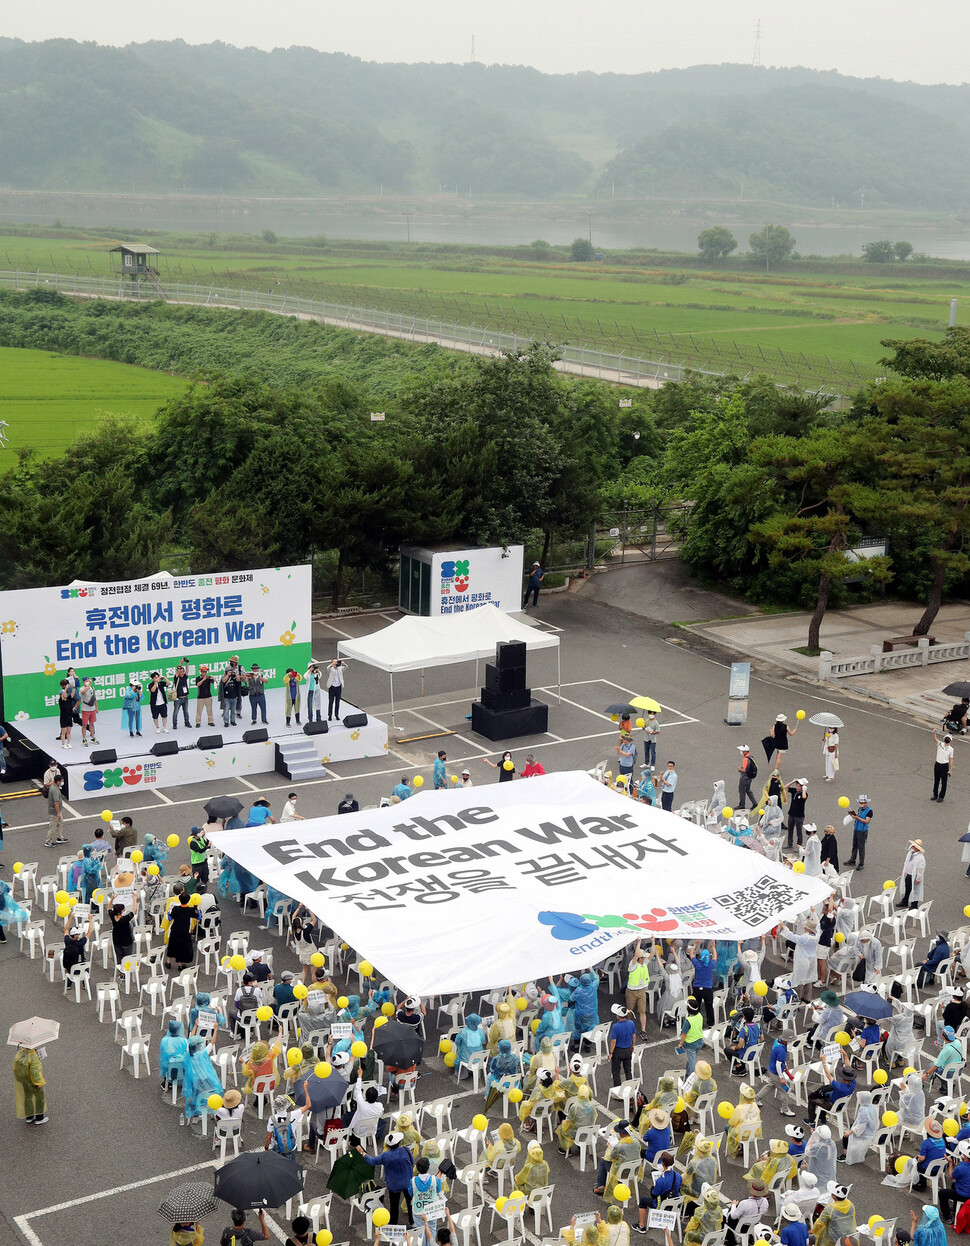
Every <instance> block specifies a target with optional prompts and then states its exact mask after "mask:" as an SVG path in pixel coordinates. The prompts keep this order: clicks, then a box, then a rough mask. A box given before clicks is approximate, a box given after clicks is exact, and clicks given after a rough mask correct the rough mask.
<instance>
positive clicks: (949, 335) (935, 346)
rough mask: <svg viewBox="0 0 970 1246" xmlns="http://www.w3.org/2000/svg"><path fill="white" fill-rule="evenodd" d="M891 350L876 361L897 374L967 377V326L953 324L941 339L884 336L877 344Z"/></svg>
mask: <svg viewBox="0 0 970 1246" xmlns="http://www.w3.org/2000/svg"><path fill="white" fill-rule="evenodd" d="M880 345H882V346H888V347H889V349H890V350H891V351H892V352H893V353H892V354H891V355H888V356H886V357H885V358H883V359H880V360H879V362H880V363H882V364H885V365H886V367H887V368H891V369H892V371H893V372H896V373H898V374H899V375H900V376H909V377H913V378H914V379H917V380H919V379H922V380H927V381H945V380H948V379H949V378H950V377H954V376H970V329H966V328H963V327H962V326H961V325H956V326H954V327H953V328H952V329H947V331H946V333H945V334H944V336H943V340H942V341H941V342H931V341H929V340H928V339H927V338H923V337H913V338H884V339H883V340H882V342H881V343H880Z"/></svg>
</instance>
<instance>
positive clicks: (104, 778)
mask: <svg viewBox="0 0 970 1246" xmlns="http://www.w3.org/2000/svg"><path fill="white" fill-rule="evenodd" d="M161 768H162V763H161V762H158V761H155V762H147V763H146V764H145V765H142V766H110V767H108V768H107V769H105V770H85V772H84V790H85V791H86V792H100V791H103V790H106V789H109V788H113V787H121V788H123V787H138V785H139V784H141V783H154V782H155V781H156V780H157V778H158V772H159V770H161Z"/></svg>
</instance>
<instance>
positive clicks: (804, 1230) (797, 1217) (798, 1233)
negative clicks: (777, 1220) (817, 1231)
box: [779, 1203, 808, 1246]
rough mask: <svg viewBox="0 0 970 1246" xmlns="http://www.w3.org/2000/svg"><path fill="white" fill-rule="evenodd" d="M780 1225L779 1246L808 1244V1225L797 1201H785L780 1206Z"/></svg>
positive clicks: (802, 1245) (803, 1245)
mask: <svg viewBox="0 0 970 1246" xmlns="http://www.w3.org/2000/svg"><path fill="white" fill-rule="evenodd" d="M781 1226H782V1227H781V1233H780V1234H779V1241H780V1242H781V1246H808V1225H807V1224H806V1223H805V1221H804V1220H803V1219H802V1213H801V1211H800V1209H799V1207H798V1204H797V1203H786V1204H785V1205H784V1207H782V1209H781Z"/></svg>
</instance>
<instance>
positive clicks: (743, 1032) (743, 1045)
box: [724, 1007, 761, 1073]
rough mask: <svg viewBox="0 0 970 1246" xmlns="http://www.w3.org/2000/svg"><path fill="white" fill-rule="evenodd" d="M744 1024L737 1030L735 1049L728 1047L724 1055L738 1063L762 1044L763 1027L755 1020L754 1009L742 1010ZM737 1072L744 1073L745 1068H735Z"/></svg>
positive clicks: (746, 1008)
mask: <svg viewBox="0 0 970 1246" xmlns="http://www.w3.org/2000/svg"><path fill="white" fill-rule="evenodd" d="M741 1017H742V1023H741V1025H740V1026H739V1027H738V1029H737V1039H736V1042H735V1044H734V1046H733V1047H726V1048H725V1051H724V1054H725V1055H726V1056H730V1057H732V1058H733V1059H734V1060H736V1061H741V1060H743V1059H744V1056H745V1054H746V1053H747V1052H749V1051H750V1050H751V1048H752V1047H757V1045H758V1044H759V1043H760V1042H761V1026H760V1025H759V1024H758V1023H757V1021H755V1019H754V1009H753V1008H751V1007H745V1008H742V1009H741ZM734 1071H735V1072H739V1071H740V1072H741V1073H744V1072H745V1070H744V1069H743V1068H740V1069H739V1068H738V1067H735V1070H734Z"/></svg>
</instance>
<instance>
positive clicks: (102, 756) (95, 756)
mask: <svg viewBox="0 0 970 1246" xmlns="http://www.w3.org/2000/svg"><path fill="white" fill-rule="evenodd" d="M117 760H118V754H117V753H116V752H115V750H114V749H113V748H99V749H95V751H94V752H93V753H92V754H91V765H92V766H106V765H107V764H108V763H109V762H114V761H117Z"/></svg>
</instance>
